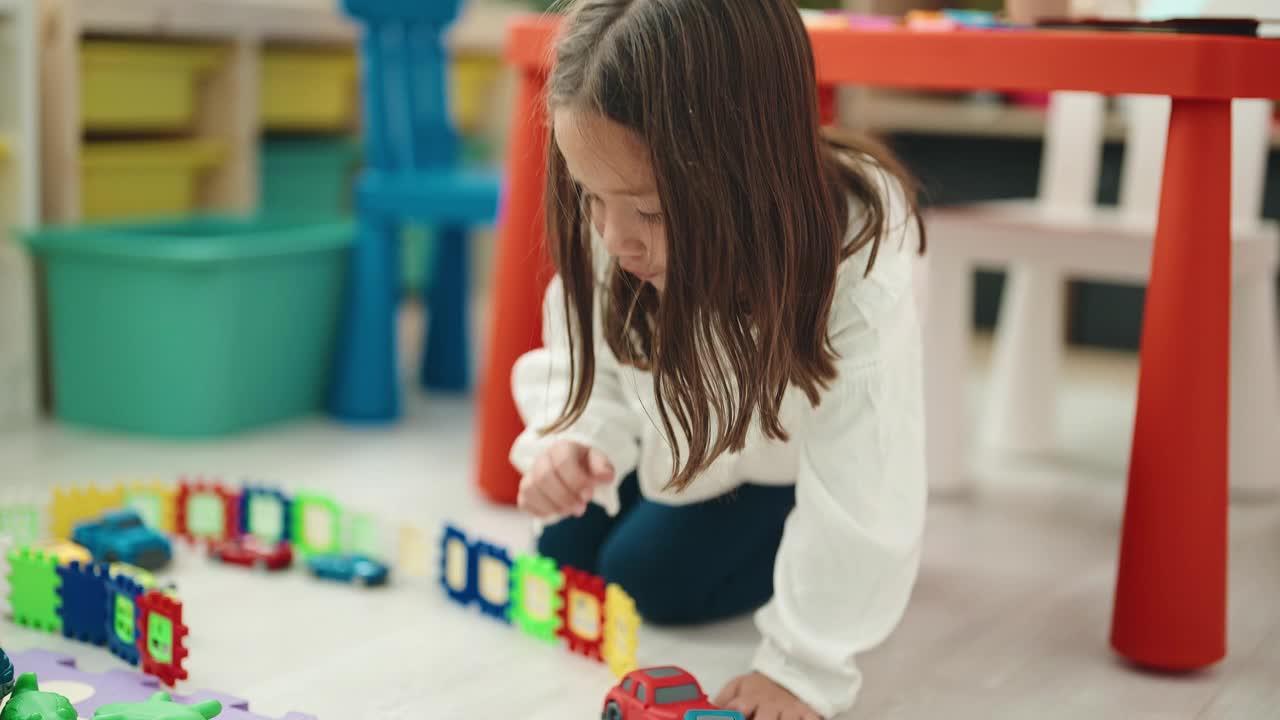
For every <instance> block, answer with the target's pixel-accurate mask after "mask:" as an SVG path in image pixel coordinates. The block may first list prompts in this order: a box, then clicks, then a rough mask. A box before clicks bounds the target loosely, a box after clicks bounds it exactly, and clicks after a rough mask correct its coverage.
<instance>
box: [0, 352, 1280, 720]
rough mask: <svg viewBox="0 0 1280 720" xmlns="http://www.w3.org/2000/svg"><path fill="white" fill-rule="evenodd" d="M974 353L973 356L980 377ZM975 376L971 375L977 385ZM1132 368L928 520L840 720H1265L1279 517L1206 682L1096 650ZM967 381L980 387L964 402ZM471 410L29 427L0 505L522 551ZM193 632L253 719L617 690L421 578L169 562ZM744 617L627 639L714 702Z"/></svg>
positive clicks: (523, 709) (1075, 374) (0, 442)
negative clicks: (482, 541)
mask: <svg viewBox="0 0 1280 720" xmlns="http://www.w3.org/2000/svg"><path fill="white" fill-rule="evenodd" d="M981 353H982V350H981V349H980V350H979V355H981ZM982 364H983V363H982V358H981V357H979V358H977V362H976V364H975V365H976V367H978V368H981V366H982ZM1134 377H1135V365H1134V363H1133V361H1132V359H1131V358H1128V357H1125V356H1108V355H1088V354H1084V355H1081V354H1077V355H1076V356H1074V357H1073V358H1072V359H1071V361H1070V362H1069V364H1068V378H1067V384H1066V392H1065V398H1066V403H1065V405H1064V408H1063V421H1064V422H1063V427H1064V432H1063V450H1062V452H1061V453H1060V454H1059V455H1058V456H1057V457H1053V458H1040V459H1023V460H1019V459H1014V458H995V457H986V456H982V455H981V454H978V455H977V456H976V457H975V458H974V462H973V468H974V473H975V475H976V477H977V479H978V480H979V482H980V488H981V489H980V490H979V491H978V492H977V493H976V494H974V495H973V496H972V497H969V498H966V499H962V500H951V501H947V502H937V503H935V504H934V506H933V508H932V510H931V516H930V521H929V528H928V538H927V549H926V556H925V561H924V567H923V572H922V576H921V579H920V583H919V585H918V589H917V591H916V593H915V595H914V598H913V601H912V604H911V607H910V610H909V611H908V613H907V616H906V618H905V620H904V621H903V623H902V625H901V627H900V628H899V630H898V631H897V632H896V633H895V634H894V635H893V636H892V638H891V639H890V640H889V641H888V642H887V643H886V644H885V645H884V646H883V647H882V648H880V649H879V650H877V651H875V652H873V653H871V654H869V655H867V656H866V657H865V659H864V660H863V667H864V669H865V672H866V676H867V678H866V683H865V691H864V693H863V696H862V699H861V701H860V703H859V705H858V708H857V710H856V711H855V712H854V713H851V714H850V717H856V718H930V719H932V718H955V719H961V718H984V719H987V718H1009V719H1010V720H1013V719H1015V718H1016V719H1018V720H1023V719H1025V718H1045V719H1050V718H1063V719H1064V720H1067V719H1069V720H1079V719H1081V718H1088V719H1089V720H1103V719H1110V718H1114V719H1116V720H1141V719H1155V718H1241V719H1246V718H1247V719H1250V720H1252V719H1254V718H1278V717H1280V682H1277V679H1280V610H1278V609H1277V608H1280V601H1278V598H1280V504H1275V503H1271V504H1254V505H1249V506H1237V507H1236V508H1234V509H1233V511H1232V517H1231V521H1232V528H1231V532H1232V544H1231V563H1232V566H1231V570H1232V572H1231V635H1230V655H1229V657H1228V659H1227V660H1226V661H1224V662H1223V663H1222V664H1220V666H1218V667H1217V668H1215V669H1212V670H1210V671H1207V672H1203V673H1199V674H1193V675H1186V676H1180V677H1165V676H1158V675H1151V674H1147V673H1143V672H1139V671H1136V670H1134V669H1131V668H1129V667H1127V666H1125V665H1124V664H1122V663H1121V662H1119V661H1117V660H1116V659H1115V657H1114V656H1113V655H1112V653H1111V652H1110V651H1109V649H1108V646H1107V642H1106V638H1107V630H1108V618H1109V611H1110V596H1111V590H1112V583H1113V579H1114V570H1115V565H1114V563H1115V560H1114V558H1115V551H1116V546H1117V528H1118V524H1119V519H1120V514H1121V510H1122V507H1121V504H1122V497H1123V495H1122V479H1123V476H1124V467H1125V462H1126V447H1127V443H1128V426H1129V423H1130V422H1131V417H1132V412H1133V380H1134ZM981 386H982V383H981V372H980V371H977V372H975V382H974V385H973V389H974V391H975V393H976V392H977V391H979V390H980V389H981ZM472 422H473V414H472V409H471V406H470V403H469V402H467V401H465V400H456V399H455V400H449V399H440V398H424V397H422V396H421V395H420V394H418V393H416V392H415V393H413V398H412V399H411V400H410V401H409V403H408V407H407V417H406V418H405V420H404V421H403V422H402V423H400V424H398V425H397V426H395V427H392V428H383V429H369V428H366V429H351V428H343V427H339V426H336V425H333V424H330V423H328V422H325V421H320V420H317V421H314V422H308V423H302V424H299V425H294V426H290V427H286V428H282V429H278V430H273V431H269V432H263V433H258V434H254V435H251V436H248V437H245V438H241V439H236V440H232V441H227V442H217V443H207V444H191V445H173V444H165V443H157V442H149V441H144V440H138V439H133V438H124V437H116V436H109V435H102V434H96V433H90V432H84V431H80V430H74V429H69V428H65V427H60V426H52V425H46V426H42V427H40V428H37V429H35V430H32V431H22V432H15V433H10V434H7V435H0V473H3V479H2V480H0V489H5V490H13V489H15V488H19V487H22V488H39V489H41V490H42V491H43V490H44V489H46V488H48V487H50V486H53V485H58V484H69V483H81V482H87V481H114V480H117V479H135V478H137V479H143V478H159V479H168V480H172V479H174V478H176V477H177V476H178V475H179V474H182V473H202V474H205V475H214V476H220V477H222V478H223V479H225V480H228V481H233V482H238V481H240V480H242V479H252V480H257V481H266V482H274V483H278V484H280V485H282V486H285V487H287V488H295V489H296V488H313V489H319V490H325V491H331V492H333V493H335V494H336V495H337V496H338V497H339V498H340V499H342V500H343V501H345V502H346V503H347V504H349V505H351V506H354V507H355V508H358V509H363V510H367V511H371V512H374V513H377V514H378V515H379V516H380V517H382V518H385V520H386V524H387V526H388V527H391V528H394V527H396V526H397V525H398V524H401V523H411V524H414V525H417V526H420V527H422V528H424V529H427V530H429V531H430V532H431V533H432V534H433V535H434V534H435V533H436V532H437V529H438V528H439V526H440V524H441V523H442V522H443V521H445V520H446V519H450V520H453V521H455V522H457V523H458V524H459V525H461V526H462V527H464V528H466V529H468V530H471V531H474V532H476V533H480V534H483V535H486V536H488V537H490V538H492V539H494V540H496V541H499V542H501V543H505V544H507V545H508V546H510V547H512V548H513V549H523V548H526V547H528V545H529V543H530V536H529V532H528V526H527V524H526V523H525V522H524V520H523V519H522V518H520V517H519V516H518V515H517V514H515V513H514V512H512V511H510V510H507V509H499V508H494V507H491V506H487V505H486V504H485V503H483V502H482V501H481V500H480V499H479V498H478V496H477V494H476V493H475V492H473V491H472V488H471V486H470V484H469V483H470V470H471V466H472ZM174 577H175V579H176V580H177V581H178V582H179V583H180V594H181V595H182V597H183V598H184V600H185V602H186V608H187V610H186V612H187V619H188V624H189V625H190V626H191V628H192V630H191V637H190V638H189V643H188V644H189V647H190V650H191V658H190V662H189V669H190V672H191V678H192V679H191V681H190V682H189V683H187V685H186V686H184V687H189V688H191V689H195V688H200V687H207V688H213V689H217V690H222V691H225V692H229V693H232V694H237V695H241V696H243V697H246V698H248V699H249V700H250V701H251V702H252V703H253V707H254V708H255V710H257V711H258V712H260V713H264V714H266V715H269V716H279V715H282V714H284V713H285V712H286V711H289V710H300V711H305V712H310V713H314V714H316V715H318V716H319V717H320V718H321V719H322V720H361V719H366V718H367V719H369V720H394V719H396V718H406V719H410V718H412V719H413V720H424V719H432V720H435V719H439V720H454V719H458V720H461V719H463V718H485V719H494V720H496V719H497V718H508V717H511V718H516V717H518V718H527V719H531V720H532V719H546V720H565V719H567V718H589V717H595V716H597V715H596V714H597V713H598V712H599V706H600V701H601V700H602V698H603V697H604V694H605V692H606V691H607V690H608V688H609V687H610V685H611V682H612V677H611V675H610V674H609V672H608V671H607V670H606V669H604V668H603V667H602V666H599V665H596V664H593V663H591V662H589V661H586V660H582V659H579V658H576V657H574V656H571V655H569V654H568V653H567V652H565V651H563V650H560V649H556V648H551V647H547V646H544V645H541V644H539V643H537V642H535V641H533V640H530V639H528V638H525V637H524V636H522V635H519V634H517V633H516V632H515V631H514V630H512V629H510V628H507V627H505V626H501V625H498V624H496V623H495V622H493V621H491V620H488V619H486V618H482V617H480V616H479V615H477V614H475V613H474V612H467V611H464V610H462V609H460V608H458V607H457V606H455V605H452V604H450V603H448V602H447V601H445V600H444V599H443V596H442V593H441V592H440V589H439V587H438V585H436V584H435V583H434V580H433V579H432V578H421V579H410V580H403V579H402V580H401V581H400V582H398V583H397V584H396V585H395V586H394V587H392V588H389V589H388V590H386V591H374V592H369V591H358V590H355V589H350V588H346V587H341V586H331V585H322V584H319V583H317V582H315V581H312V580H309V579H307V578H305V577H303V576H301V575H299V574H294V575H289V576H285V577H280V578H263V577H260V576H256V575H253V574H250V573H244V572H240V571H237V570H235V569H227V568H220V567H212V566H209V565H208V564H207V563H206V562H205V561H204V560H202V559H201V558H199V557H194V556H189V555H184V556H181V557H179V559H178V562H177V564H176V569H175V573H174ZM0 642H2V643H3V644H4V645H5V646H6V647H7V648H10V649H22V648H25V647H48V648H52V649H59V650H62V651H65V652H68V653H70V654H73V655H75V656H76V657H77V658H78V659H79V661H80V664H81V667H83V668H85V669H89V670H106V669H110V668H115V667H119V664H118V663H117V661H115V660H114V659H113V658H112V657H111V656H109V655H108V654H107V653H106V652H105V651H100V650H98V649H96V648H90V647H85V646H80V645H76V644H74V643H69V642H66V641H63V640H62V639H61V638H53V637H50V636H44V635H39V634H36V633H32V632H30V631H26V630H24V629H21V628H16V627H14V626H13V625H11V624H10V623H8V622H7V621H5V622H0ZM754 642H755V634H754V630H753V628H752V626H751V624H750V621H749V620H748V619H743V620H741V621H737V622H731V623H727V624H723V625H718V626H714V627H706V628H702V629H698V630H694V631H688V630H686V631H680V632H671V631H661V630H655V629H651V628H645V629H644V630H642V635H641V642H640V647H641V653H640V654H641V657H640V660H641V662H642V663H646V664H655V663H677V664H683V665H685V666H686V667H688V668H689V669H690V670H692V671H694V672H695V674H697V675H698V676H699V677H700V678H701V679H702V681H703V683H704V685H706V686H707V688H708V690H709V691H712V692H714V690H715V689H717V688H718V687H719V685H720V684H721V683H723V682H724V681H725V680H727V679H728V678H729V677H731V676H732V675H734V674H736V673H738V672H740V671H742V670H743V669H744V668H745V665H746V663H747V661H748V658H749V656H750V653H751V650H752V648H753V645H754Z"/></svg>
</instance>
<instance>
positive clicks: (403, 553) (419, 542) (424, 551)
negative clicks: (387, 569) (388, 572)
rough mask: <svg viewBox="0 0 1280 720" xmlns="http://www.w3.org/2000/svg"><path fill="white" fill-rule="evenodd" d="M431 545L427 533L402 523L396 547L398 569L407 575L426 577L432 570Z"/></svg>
mask: <svg viewBox="0 0 1280 720" xmlns="http://www.w3.org/2000/svg"><path fill="white" fill-rule="evenodd" d="M429 547H430V543H429V542H428V541H427V538H426V534H425V533H423V532H422V531H421V530H419V529H418V528H416V527H413V526H411V525H402V526H401V527H400V534H399V542H398V545H397V547H396V571H397V572H399V573H400V574H401V575H403V576H405V577H410V578H420V577H426V576H427V574H428V573H430V572H431V559H430V555H431V553H430V552H429V550H428V548H429Z"/></svg>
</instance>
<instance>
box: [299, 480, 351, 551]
mask: <svg viewBox="0 0 1280 720" xmlns="http://www.w3.org/2000/svg"><path fill="white" fill-rule="evenodd" d="M291 512H292V527H291V530H292V533H291V534H292V538H291V539H292V540H293V547H294V549H295V550H297V551H298V552H300V553H301V554H302V555H303V556H308V555H334V554H337V553H340V552H342V508H341V507H340V506H339V505H338V502H337V501H336V500H334V499H333V498H331V497H329V496H327V495H321V494H319V493H313V492H301V493H298V494H297V495H294V496H293V504H292V510H291Z"/></svg>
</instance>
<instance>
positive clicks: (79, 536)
mask: <svg viewBox="0 0 1280 720" xmlns="http://www.w3.org/2000/svg"><path fill="white" fill-rule="evenodd" d="M71 539H72V540H73V541H75V542H76V543H77V544H79V545H83V546H84V547H85V549H87V550H88V551H89V552H90V553H92V554H93V559H94V560H97V561H98V562H107V563H117V562H123V563H128V564H130V565H137V566H138V567H140V568H142V569H144V570H151V571H155V570H160V569H161V568H163V567H164V566H166V565H168V564H169V560H171V559H172V558H173V548H172V547H171V546H170V545H169V539H168V538H166V537H165V536H164V535H161V534H160V533H158V532H156V531H155V530H152V529H151V528H149V527H147V526H146V525H145V524H143V522H142V516H141V515H139V514H138V513H137V512H136V511H134V510H117V511H114V512H109V513H107V514H106V515H103V516H102V517H101V518H99V519H98V520H97V521H96V522H89V523H82V524H80V525H77V526H76V529H75V531H73V532H72V534H71Z"/></svg>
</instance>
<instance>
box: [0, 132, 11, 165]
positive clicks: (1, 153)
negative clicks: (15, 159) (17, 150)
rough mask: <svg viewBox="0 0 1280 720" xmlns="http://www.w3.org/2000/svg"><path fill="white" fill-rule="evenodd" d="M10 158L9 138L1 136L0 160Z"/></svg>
mask: <svg viewBox="0 0 1280 720" xmlns="http://www.w3.org/2000/svg"><path fill="white" fill-rule="evenodd" d="M7 157H9V138H7V137H5V136H4V135H0V160H4V159H5V158H7Z"/></svg>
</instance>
